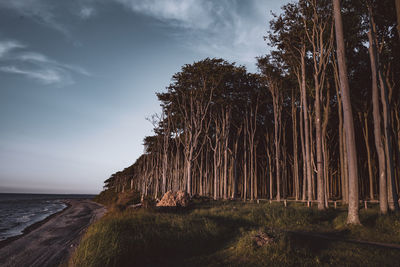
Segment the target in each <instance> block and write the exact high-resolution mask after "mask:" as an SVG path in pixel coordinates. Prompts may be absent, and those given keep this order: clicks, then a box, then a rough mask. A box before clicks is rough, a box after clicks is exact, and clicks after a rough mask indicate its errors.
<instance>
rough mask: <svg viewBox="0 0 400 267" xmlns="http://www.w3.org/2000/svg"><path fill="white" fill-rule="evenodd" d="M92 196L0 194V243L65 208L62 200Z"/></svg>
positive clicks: (90, 196) (89, 196)
mask: <svg viewBox="0 0 400 267" xmlns="http://www.w3.org/2000/svg"><path fill="white" fill-rule="evenodd" d="M93 197H94V196H93V195H48V194H3V193H0V241H2V240H5V239H7V238H9V237H12V236H17V235H21V234H22V233H23V230H24V229H25V228H27V227H29V226H30V225H32V224H34V223H36V222H39V221H41V220H44V219H46V218H47V217H48V216H50V215H52V214H54V213H56V212H58V211H61V210H63V209H64V208H66V207H67V205H66V204H65V203H63V202H62V200H63V199H72V198H73V199H83V198H93Z"/></svg>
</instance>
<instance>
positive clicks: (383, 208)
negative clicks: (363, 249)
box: [368, 31, 388, 214]
mask: <svg viewBox="0 0 400 267" xmlns="http://www.w3.org/2000/svg"><path fill="white" fill-rule="evenodd" d="M368 39H369V56H370V60H371V73H372V104H373V117H374V136H375V147H376V150H377V154H378V161H379V207H380V212H381V213H382V214H386V213H387V210H388V195H387V183H386V161H385V151H384V149H383V144H382V135H381V115H380V111H379V96H378V73H377V65H376V47H375V44H374V41H373V38H372V33H371V31H369V32H368Z"/></svg>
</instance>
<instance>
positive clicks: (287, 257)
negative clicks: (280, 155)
mask: <svg viewBox="0 0 400 267" xmlns="http://www.w3.org/2000/svg"><path fill="white" fill-rule="evenodd" d="M360 220H361V223H362V226H356V227H355V226H352V227H349V226H347V225H346V224H345V222H346V211H345V210H344V209H337V210H334V209H329V210H327V211H323V212H320V211H317V210H316V209H314V208H306V207H303V206H302V205H301V204H291V205H289V206H288V207H286V208H285V207H283V205H282V204H279V203H272V204H268V203H263V204H255V203H243V202H207V203H195V204H194V205H192V206H191V207H190V208H188V209H165V208H164V209H155V208H154V209H139V210H129V209H128V210H124V211H115V210H114V211H112V212H109V213H108V214H107V215H106V216H104V217H103V218H102V219H101V220H99V221H98V222H97V223H95V224H93V225H92V226H90V227H89V229H88V231H87V233H86V234H85V236H84V237H83V239H82V241H81V243H80V245H79V246H78V248H77V249H76V251H75V253H74V254H73V256H72V258H71V259H70V262H69V263H70V265H72V266H227V265H228V266H320V265H334V266H343V265H345V266H376V265H382V266H395V265H397V264H398V259H399V258H400V250H396V249H389V248H381V247H375V246H371V245H363V244H354V243H348V242H343V241H332V240H328V239H321V238H317V237H311V236H307V235H303V234H301V235H300V234H298V233H304V232H312V233H318V234H326V235H334V236H335V237H340V238H343V239H361V240H370V241H379V242H390V243H397V244H400V217H399V216H398V215H387V216H379V215H378V212H377V209H376V208H372V209H369V210H367V211H365V210H361V211H360ZM259 232H265V233H268V234H269V235H271V236H273V238H274V240H275V242H274V243H272V244H269V245H265V246H262V247H258V246H256V245H255V242H254V236H255V235H256V234H257V233H259Z"/></svg>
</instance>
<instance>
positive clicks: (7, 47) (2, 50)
mask: <svg viewBox="0 0 400 267" xmlns="http://www.w3.org/2000/svg"><path fill="white" fill-rule="evenodd" d="M23 47H25V46H24V45H22V44H21V43H19V42H17V41H13V40H10V41H3V42H0V59H1V58H2V57H4V56H6V55H7V53H8V52H10V51H12V50H14V49H17V48H23Z"/></svg>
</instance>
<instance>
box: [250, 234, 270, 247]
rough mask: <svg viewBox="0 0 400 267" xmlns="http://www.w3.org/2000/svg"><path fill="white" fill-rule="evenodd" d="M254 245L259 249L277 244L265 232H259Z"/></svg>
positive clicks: (254, 238)
mask: <svg viewBox="0 0 400 267" xmlns="http://www.w3.org/2000/svg"><path fill="white" fill-rule="evenodd" d="M253 240H254V243H255V245H256V246H257V247H263V246H265V245H269V244H272V243H275V238H274V237H272V236H271V235H268V234H267V233H264V232H259V233H258V234H256V235H255V236H254V237H253Z"/></svg>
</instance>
